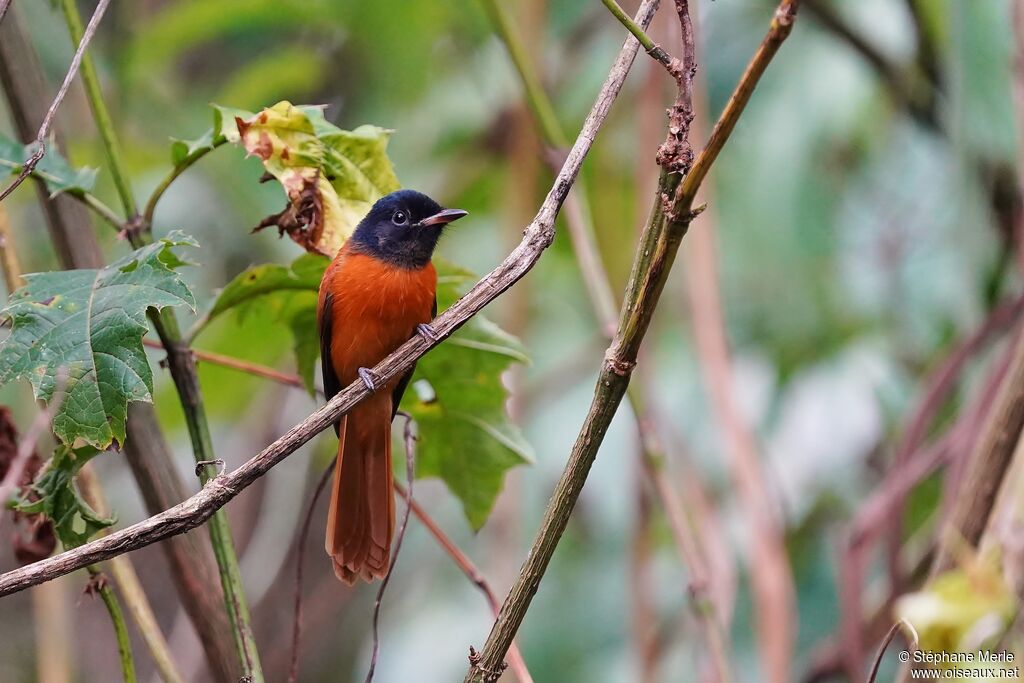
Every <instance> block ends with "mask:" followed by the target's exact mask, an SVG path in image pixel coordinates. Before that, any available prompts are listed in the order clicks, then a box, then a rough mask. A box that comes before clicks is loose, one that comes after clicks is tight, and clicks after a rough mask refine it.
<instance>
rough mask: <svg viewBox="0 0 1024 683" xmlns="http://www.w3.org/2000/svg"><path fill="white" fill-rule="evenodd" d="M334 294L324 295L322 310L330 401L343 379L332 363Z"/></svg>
mask: <svg viewBox="0 0 1024 683" xmlns="http://www.w3.org/2000/svg"><path fill="white" fill-rule="evenodd" d="M333 304H334V295H333V294H328V295H327V296H325V297H324V303H323V308H322V309H321V310H320V316H319V319H320V368H321V370H322V371H323V375H324V395H325V396H326V397H327V400H328V401H330V400H331V398H333V397H334V395H335V394H337V393H338V392H339V391H341V381H340V380H339V379H338V375H337V374H335V372H334V364H333V363H331V330H332V329H333V328H334V324H333V323H334V320H333V318H334V305H333ZM334 431H338V425H337V424H335V425H334Z"/></svg>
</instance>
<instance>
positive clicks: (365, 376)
mask: <svg viewBox="0 0 1024 683" xmlns="http://www.w3.org/2000/svg"><path fill="white" fill-rule="evenodd" d="M356 374H358V375H359V379H361V380H363V384H365V385H366V388H367V389H369V390H370V391H371V392H372V391H377V378H376V377H374V375H373V371H372V370H370V369H369V368H359V369H358V370H356Z"/></svg>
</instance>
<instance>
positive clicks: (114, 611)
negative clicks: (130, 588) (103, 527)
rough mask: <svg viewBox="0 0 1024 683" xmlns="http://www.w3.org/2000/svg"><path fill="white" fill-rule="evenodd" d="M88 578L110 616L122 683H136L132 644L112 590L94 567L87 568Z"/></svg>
mask: <svg viewBox="0 0 1024 683" xmlns="http://www.w3.org/2000/svg"><path fill="white" fill-rule="evenodd" d="M88 571H89V576H90V577H92V579H93V580H94V581H95V582H96V585H97V588H96V591H97V592H98V593H99V594H100V598H101V599H102V600H103V604H104V605H105V606H106V608H107V612H108V613H109V614H110V622H111V623H112V624H113V626H114V636H115V637H116V638H117V654H118V656H119V657H120V659H121V673H122V674H123V676H124V683H136V680H137V679H136V678H135V660H134V659H133V658H132V642H131V639H130V638H129V637H128V624H126V623H125V620H124V612H122V611H121V604H120V603H119V602H118V601H117V596H116V595H114V589H113V588H111V587H110V584H109V583H107V581H106V579H105V578H103V576H102V573H101V572H100V570H99V569H98V568H97V567H96V566H95V565H90V566H89V567H88Z"/></svg>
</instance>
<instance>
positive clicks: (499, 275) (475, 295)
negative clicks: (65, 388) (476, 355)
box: [0, 0, 654, 597]
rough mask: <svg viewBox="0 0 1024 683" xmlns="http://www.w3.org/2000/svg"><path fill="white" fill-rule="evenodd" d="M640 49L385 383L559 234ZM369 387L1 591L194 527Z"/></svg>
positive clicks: (627, 55)
mask: <svg viewBox="0 0 1024 683" xmlns="http://www.w3.org/2000/svg"><path fill="white" fill-rule="evenodd" d="M653 4H654V3H653V1H652V0H649V2H648V3H647V4H646V6H648V7H650V6H651V5H653ZM635 54H636V44H635V43H632V44H631V45H629V46H626V47H624V48H623V50H622V52H621V53H620V55H619V59H618V60H617V61H616V62H615V65H614V66H613V67H612V70H611V72H610V73H609V76H608V79H607V80H606V81H605V84H604V87H603V88H602V89H601V92H600V93H599V94H598V96H597V101H596V102H595V103H594V106H593V108H592V109H591V111H590V114H589V115H588V116H587V119H586V121H584V123H583V127H582V129H581V130H580V133H579V136H578V137H577V138H576V142H575V144H574V145H573V147H572V149H571V150H570V151H569V154H568V156H567V157H566V160H565V163H564V164H563V165H562V168H561V170H560V171H559V173H558V176H557V177H556V178H555V182H554V184H553V186H552V187H551V190H550V191H549V192H548V195H547V197H546V198H545V199H544V202H543V204H541V207H540V210H539V211H538V212H537V215H536V216H535V217H534V219H533V221H532V222H531V223H530V225H528V226H527V227H526V230H525V231H524V236H523V240H522V241H521V242H520V244H519V246H517V247H516V248H515V249H514V250H513V251H512V253H511V254H509V255H508V256H507V257H506V258H505V260H504V261H502V262H501V263H500V264H499V265H498V266H497V267H496V268H495V269H494V270H492V271H491V272H490V273H488V274H487V275H486V276H485V277H484V278H483V279H481V280H480V281H479V282H478V283H477V284H476V285H475V286H474V287H473V288H472V289H471V290H470V291H469V292H468V293H467V294H466V295H465V296H464V297H462V299H460V300H459V301H458V302H456V303H455V304H454V305H453V306H452V307H451V308H449V309H448V310H447V311H445V312H444V313H442V314H441V315H440V316H438V317H437V319H436V320H434V322H433V323H432V325H433V327H434V330H435V332H436V333H437V334H438V341H437V342H428V341H427V340H425V339H423V338H422V337H420V336H416V337H415V338H413V339H411V340H409V341H408V342H406V343H405V344H403V345H402V346H401V347H400V348H399V349H398V350H396V351H395V352H394V353H392V354H391V355H389V356H388V357H387V358H385V359H384V360H383V361H382V362H381V363H380V364H379V365H378V366H377V367H376V368H374V369H373V372H374V375H375V376H376V377H378V378H379V379H380V384H381V385H384V384H386V383H387V382H388V381H389V380H391V379H392V378H394V377H397V376H398V375H399V374H401V373H402V372H404V371H406V370H407V369H408V368H410V367H411V366H412V364H413V363H414V362H416V360H417V359H419V358H420V357H421V356H423V355H424V354H425V353H426V352H427V351H429V350H430V349H431V348H432V347H434V346H436V345H437V344H438V343H440V341H441V340H443V339H445V338H447V337H448V336H449V335H451V334H452V332H454V331H455V330H456V329H458V328H459V327H460V326H461V325H463V324H464V323H465V322H466V321H467V320H469V319H470V318H471V317H473V316H474V315H476V314H477V313H478V312H480V311H481V310H482V309H483V308H484V307H485V306H486V305H487V304H489V303H491V302H492V301H494V300H495V299H496V298H498V296H500V295H501V294H502V293H503V292H505V291H506V290H507V289H508V288H509V287H511V286H512V285H514V284H515V283H516V282H517V281H518V280H519V279H520V278H522V277H523V276H524V275H526V273H527V272H529V270H530V269H531V268H533V266H534V265H535V264H536V263H537V260H538V259H539V258H540V256H541V254H542V253H543V251H544V250H545V249H546V248H547V247H548V246H549V245H550V244H551V242H552V240H553V239H554V236H555V225H554V224H555V217H556V216H557V215H558V211H559V209H560V208H561V204H562V202H563V201H564V200H565V197H566V195H567V194H568V192H569V188H571V187H572V184H573V182H574V181H575V180H576V176H577V174H578V173H579V170H580V166H581V165H582V164H583V159H584V158H585V157H586V154H587V152H588V151H590V147H591V145H592V144H593V142H594V138H595V136H596V135H597V132H598V130H599V129H600V128H601V126H602V125H603V124H604V121H605V119H606V118H607V116H608V111H609V109H610V108H611V105H612V102H614V101H615V98H616V97H617V96H618V94H619V90H620V89H621V88H622V83H623V82H624V81H625V79H626V74H627V72H628V70H629V65H630V63H631V62H632V59H633V56H634V55H635ZM368 395H369V392H368V390H367V389H366V387H365V386H363V384H362V383H361V382H356V383H355V384H352V385H350V386H348V387H346V388H345V389H344V390H343V391H341V392H340V393H339V394H338V395H336V396H335V397H334V398H333V399H331V401H329V402H328V403H327V405H325V406H323V407H322V408H320V409H319V410H317V411H316V412H314V413H313V414H312V415H310V416H309V417H308V418H306V419H305V420H303V421H302V422H301V423H300V424H298V425H296V426H295V427H292V428H291V429H290V430H289V431H288V432H287V433H286V434H285V435H284V436H282V437H281V438H279V439H278V440H277V441H275V442H274V443H273V444H271V445H270V446H268V447H267V448H265V449H263V451H261V452H260V453H259V454H258V455H256V456H255V457H254V458H252V459H251V460H249V461H248V462H246V463H245V464H243V465H242V466H241V467H239V468H238V469H236V470H233V471H232V472H230V473H228V474H223V475H220V476H218V477H215V478H214V479H212V480H210V481H209V482H208V483H207V484H206V486H204V487H203V490H202V491H200V492H199V493H197V494H195V495H194V496H192V497H191V498H189V499H188V500H185V501H183V502H181V503H179V504H178V505H175V506H174V507H172V508H170V509H168V510H165V511H164V512H162V513H160V514H158V515H154V516H153V517H150V518H149V519H146V520H144V521H142V522H139V523H138V524H133V525H132V526H129V527H126V528H124V529H121V530H120V531H116V532H114V533H113V534H111V535H110V536H107V537H106V538H102V539H98V540H96V541H91V542H89V543H86V544H85V545H83V546H80V547H78V548H75V549H74V550H71V551H68V552H65V553H61V554H60V555H56V556H54V557H51V558H48V559H46V560H43V561H41V562H36V563H34V564H30V565H28V566H26V567H22V568H20V569H16V570H14V571H11V572H7V573H6V574H3V575H0V597H3V596H5V595H10V594H11V593H15V592H18V591H20V590H24V589H25V588H28V587H30V586H35V585H38V584H40V583H43V582H45V581H49V580H51V579H54V578H56V577H58V576H62V575H64V574H67V573H69V572H72V571H75V570H76V569H81V568H82V567H84V566H86V565H88V564H91V563H93V562H99V561H102V560H105V559H108V558H110V557H114V556H116V555H121V554H124V553H126V552H130V551H132V550H137V549H138V548H142V547H145V546H147V545H150V544H152V543H156V542H158V541H162V540H164V539H165V538H170V537H172V536H175V535H177V534H181V533H184V532H186V531H188V530H190V529H194V528H195V527H197V526H199V525H201V524H203V523H204V522H205V521H206V520H207V519H209V518H210V517H211V516H212V515H213V513H214V512H215V511H216V510H218V509H220V508H221V507H223V506H224V505H226V504H227V503H228V501H230V500H231V499H232V498H234V497H235V496H236V495H238V494H239V493H240V492H241V491H242V490H243V489H245V488H246V487H247V486H249V485H250V484H252V483H253V482H254V481H256V480H257V479H259V478H260V477H261V476H263V475H264V474H266V473H267V472H268V471H269V470H270V468H272V467H273V466H274V465H276V464H277V463H279V462H281V461H282V460H284V458H286V457H287V456H288V455H290V454H292V453H294V452H295V451H296V450H297V449H298V448H299V447H300V446H302V445H303V444H305V443H306V442H308V441H309V440H310V439H312V438H313V437H314V436H316V435H317V434H318V433H320V432H322V431H323V430H325V429H327V428H328V427H330V426H331V425H332V424H334V422H336V421H337V419H338V418H339V417H341V416H342V415H344V414H345V413H347V412H348V411H349V410H351V409H352V407H353V406H354V405H355V404H356V403H358V402H359V401H361V400H362V399H364V398H366V397H367V396H368Z"/></svg>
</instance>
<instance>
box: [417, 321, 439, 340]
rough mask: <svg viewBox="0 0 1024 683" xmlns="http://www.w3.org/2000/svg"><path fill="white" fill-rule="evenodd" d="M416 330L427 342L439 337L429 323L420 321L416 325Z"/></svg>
mask: <svg viewBox="0 0 1024 683" xmlns="http://www.w3.org/2000/svg"><path fill="white" fill-rule="evenodd" d="M416 332H417V333H418V334H419V335H420V336H421V337H423V338H424V339H426V340H427V341H429V342H436V341H438V340H439V339H440V338H441V337H439V336H438V334H437V332H435V331H434V328H433V327H431V326H430V323H420V324H419V325H417V326H416Z"/></svg>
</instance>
